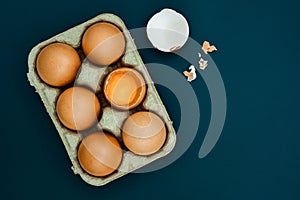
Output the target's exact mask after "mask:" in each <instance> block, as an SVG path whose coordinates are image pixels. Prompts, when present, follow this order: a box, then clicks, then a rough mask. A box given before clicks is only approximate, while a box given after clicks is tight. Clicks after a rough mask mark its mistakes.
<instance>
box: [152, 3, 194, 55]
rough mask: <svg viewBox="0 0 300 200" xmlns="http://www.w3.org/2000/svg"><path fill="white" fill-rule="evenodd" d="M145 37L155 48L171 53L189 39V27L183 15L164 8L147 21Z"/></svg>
mask: <svg viewBox="0 0 300 200" xmlns="http://www.w3.org/2000/svg"><path fill="white" fill-rule="evenodd" d="M147 36H148V38H149V40H150V42H151V43H152V45H153V46H154V47H155V48H157V49H159V50H160V51H164V52H173V51H176V50H178V49H180V48H181V47H182V46H183V45H184V44H185V43H186V41H187V39H188V37H189V25H188V22H187V20H186V19H185V18H184V16H183V15H181V14H180V13H178V12H176V11H175V10H172V9H168V8H166V9H163V10H162V11H160V12H158V13H156V14H155V15H154V16H153V17H152V18H151V19H150V20H149V21H148V24H147Z"/></svg>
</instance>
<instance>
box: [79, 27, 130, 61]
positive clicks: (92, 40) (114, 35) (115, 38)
mask: <svg viewBox="0 0 300 200" xmlns="http://www.w3.org/2000/svg"><path fill="white" fill-rule="evenodd" d="M125 43H126V42H125V38H124V35H123V33H122V32H121V30H120V29H119V28H118V27H117V26H115V25H113V24H111V23H108V22H99V23H96V24H93V25H92V26H90V27H89V28H88V29H87V30H86V31H85V33H84V35H83V37H82V49H83V52H84V54H85V55H86V56H87V57H88V59H89V60H90V61H92V62H93V63H95V64H98V65H109V64H111V63H114V62H116V61H117V60H118V59H119V58H120V57H121V56H122V54H123V52H124V50H125Z"/></svg>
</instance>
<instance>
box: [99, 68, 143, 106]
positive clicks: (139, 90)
mask: <svg viewBox="0 0 300 200" xmlns="http://www.w3.org/2000/svg"><path fill="white" fill-rule="evenodd" d="M103 88H104V95H105V97H106V99H107V100H108V102H109V103H110V104H111V105H112V106H113V107H116V108H119V109H123V110H127V109H132V108H134V107H136V106H138V105H139V104H140V103H141V102H142V100H143V99H144V97H145V94H146V85H145V80H144V78H143V76H142V75H141V74H140V73H139V72H137V71H136V70H134V69H132V68H127V67H122V68H118V69H116V70H114V71H112V72H110V73H109V74H108V75H107V77H106V78H105V81H104V85H103Z"/></svg>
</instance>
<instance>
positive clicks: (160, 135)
mask: <svg viewBox="0 0 300 200" xmlns="http://www.w3.org/2000/svg"><path fill="white" fill-rule="evenodd" d="M166 135H167V132H166V127H165V124H164V122H163V121H162V119H161V118H160V117H159V116H157V115H156V114H154V113H152V112H148V111H140V112H136V113H134V114H132V115H131V116H129V117H128V118H127V119H126V121H125V122H124V125H123V128H122V138H123V142H124V144H125V146H126V147H127V148H128V149H129V150H130V151H132V152H133V153H135V154H138V155H150V154H153V153H155V152H157V151H158V150H159V149H160V148H161V147H162V146H163V144H164V143H165V140H166Z"/></svg>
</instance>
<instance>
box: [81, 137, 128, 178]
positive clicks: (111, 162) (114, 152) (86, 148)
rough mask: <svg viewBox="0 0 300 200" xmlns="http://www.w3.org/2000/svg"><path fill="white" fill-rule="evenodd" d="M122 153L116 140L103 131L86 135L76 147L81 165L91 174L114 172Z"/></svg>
mask: <svg viewBox="0 0 300 200" xmlns="http://www.w3.org/2000/svg"><path fill="white" fill-rule="evenodd" d="M122 155H123V154H122V149H121V146H120V144H119V142H118V140H117V139H116V138H114V137H113V136H111V135H109V134H105V133H93V134H91V135H88V136H87V137H86V138H84V139H83V140H82V142H81V143H80V145H79V148H78V160H79V163H80V165H81V167H82V168H83V169H84V170H85V171H86V172H88V173H89V174H91V175H93V176H106V175H109V174H111V173H112V172H114V171H115V170H116V169H117V168H118V167H119V165H120V163H121V161H122Z"/></svg>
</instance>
